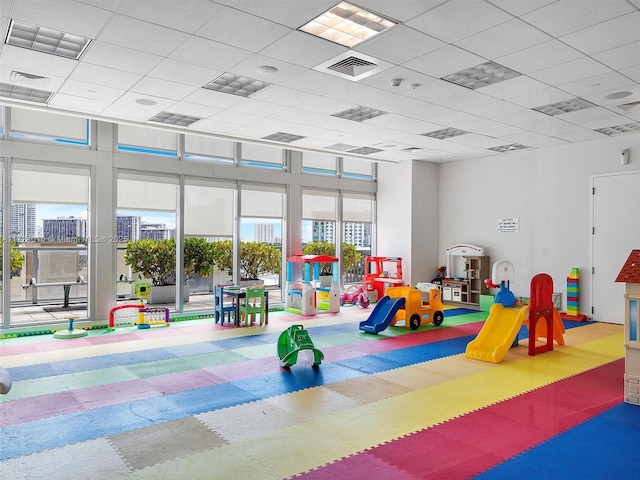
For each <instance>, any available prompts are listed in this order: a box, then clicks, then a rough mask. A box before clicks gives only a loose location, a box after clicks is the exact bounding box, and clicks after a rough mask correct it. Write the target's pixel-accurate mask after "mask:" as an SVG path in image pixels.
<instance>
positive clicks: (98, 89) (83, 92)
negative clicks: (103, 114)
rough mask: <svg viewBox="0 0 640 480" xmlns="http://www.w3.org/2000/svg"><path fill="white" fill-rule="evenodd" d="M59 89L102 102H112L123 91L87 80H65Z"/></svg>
mask: <svg viewBox="0 0 640 480" xmlns="http://www.w3.org/2000/svg"><path fill="white" fill-rule="evenodd" d="M59 91H60V93H64V94H67V95H73V96H75V97H82V98H88V99H92V100H99V101H102V102H113V101H115V100H117V99H118V98H120V97H121V96H122V95H123V94H124V93H125V91H124V90H121V89H118V88H111V87H104V86H101V85H95V84H92V83H87V82H78V81H76V80H67V81H66V82H65V83H64V85H63V86H62V87H61V88H60V90H59Z"/></svg>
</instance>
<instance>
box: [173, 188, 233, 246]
mask: <svg viewBox="0 0 640 480" xmlns="http://www.w3.org/2000/svg"><path fill="white" fill-rule="evenodd" d="M233 194H234V191H233V189H231V188H216V187H204V186H199V185H185V187H184V232H185V235H197V236H204V237H207V236H211V237H218V236H219V237H226V236H231V235H233V210H234V205H233Z"/></svg>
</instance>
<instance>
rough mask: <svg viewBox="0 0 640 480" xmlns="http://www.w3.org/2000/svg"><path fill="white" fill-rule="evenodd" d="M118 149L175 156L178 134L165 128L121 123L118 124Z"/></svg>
mask: <svg viewBox="0 0 640 480" xmlns="http://www.w3.org/2000/svg"><path fill="white" fill-rule="evenodd" d="M118 150H120V151H122V152H133V153H147V154H152V155H162V156H165V157H176V156H177V155H178V153H177V152H178V135H177V134H176V133H174V132H168V131H165V130H156V129H153V128H145V127H137V126H134V125H124V124H121V125H118Z"/></svg>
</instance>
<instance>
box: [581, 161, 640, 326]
mask: <svg viewBox="0 0 640 480" xmlns="http://www.w3.org/2000/svg"><path fill="white" fill-rule="evenodd" d="M593 186H594V188H595V190H594V192H595V193H594V195H593V227H594V233H593V235H592V242H593V250H592V252H593V264H592V265H593V268H594V270H593V275H592V279H591V286H592V289H593V291H592V296H591V298H592V299H593V315H592V317H593V320H597V321H599V322H607V323H618V324H623V323H624V284H622V283H616V282H615V280H616V277H617V276H618V273H619V272H620V269H621V268H622V265H624V262H625V261H626V260H627V257H628V256H629V253H630V252H631V250H633V249H634V248H640V172H633V173H628V174H620V175H606V176H601V177H594V179H593Z"/></svg>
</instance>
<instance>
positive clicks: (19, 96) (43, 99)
mask: <svg viewBox="0 0 640 480" xmlns="http://www.w3.org/2000/svg"><path fill="white" fill-rule="evenodd" d="M52 95H53V92H48V91H46V90H39V89H36V88H28V87H21V86H19V85H11V84H9V83H0V97H5V98H10V99H12V100H21V101H24V102H34V103H47V102H48V101H49V99H50V98H51V96H52Z"/></svg>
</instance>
